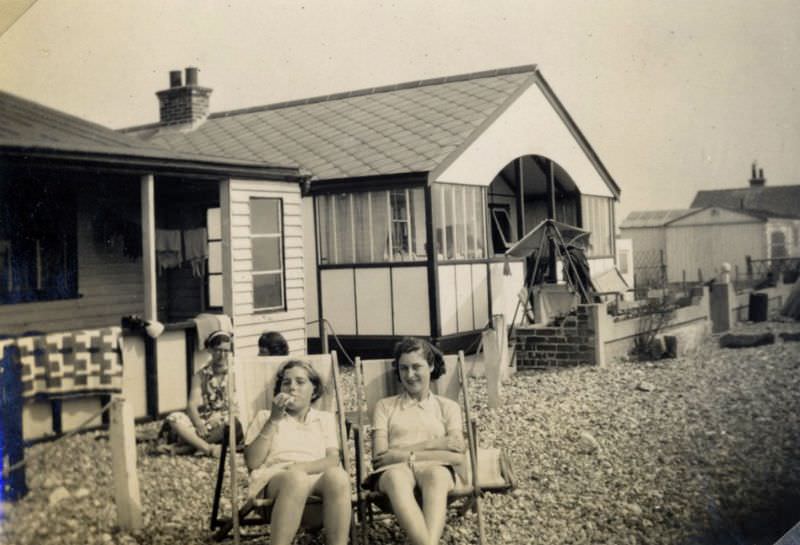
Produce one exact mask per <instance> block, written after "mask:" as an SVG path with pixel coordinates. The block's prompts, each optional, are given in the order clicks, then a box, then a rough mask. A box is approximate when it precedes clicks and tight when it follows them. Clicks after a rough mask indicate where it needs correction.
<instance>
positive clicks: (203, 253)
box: [183, 227, 208, 278]
mask: <svg viewBox="0 0 800 545" xmlns="http://www.w3.org/2000/svg"><path fill="white" fill-rule="evenodd" d="M183 246H184V255H183V257H184V259H186V261H188V262H189V264H191V266H192V276H194V277H195V278H203V277H204V276H205V264H206V257H208V236H207V234H206V228H205V227H199V228H197V229H187V230H186V231H184V232H183Z"/></svg>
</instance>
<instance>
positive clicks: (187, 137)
mask: <svg viewBox="0 0 800 545" xmlns="http://www.w3.org/2000/svg"><path fill="white" fill-rule="evenodd" d="M535 74H536V67H535V66H521V67H516V68H508V69H502V70H494V71H490V72H480V73H475V74H467V75H463V76H454V77H449V78H438V79H433V80H425V81H417V82H412V83H405V84H399V85H392V86H388V87H379V88H374V89H365V90H361V91H352V92H348V93H341V94H336V95H329V96H324V97H316V98H311V99H306V100H299V101H292V102H284V103H280V104H273V105H269V106H263V107H257V108H249V109H244V110H235V111H230V112H224V113H218V114H212V115H211V116H209V118H208V119H207V120H206V121H205V123H204V124H202V125H201V126H200V127H198V128H196V129H195V130H193V131H191V132H179V131H175V130H169V129H159V128H158V125H148V126H144V127H132V128H130V129H126V132H132V133H136V134H137V135H139V136H140V137H142V138H145V139H147V140H148V141H149V142H151V143H153V144H157V145H159V146H163V147H165V148H167V149H172V150H181V151H193V152H197V153H208V154H214V155H224V156H228V157H238V158H243V159H250V160H260V161H267V162H270V163H277V164H284V165H294V166H299V167H302V168H303V169H306V170H309V171H310V172H311V173H312V174H313V175H314V176H315V177H316V178H317V179H323V180H324V179H339V178H352V177H361V176H378V175H387V174H400V173H408V172H429V171H431V170H433V169H434V168H435V167H436V166H437V165H439V164H440V163H442V162H443V161H444V160H445V158H447V157H448V155H449V154H450V153H451V152H453V151H454V150H456V149H457V148H458V147H459V146H460V145H462V144H464V143H465V142H467V141H468V140H469V138H470V137H471V136H472V135H473V134H474V133H476V131H479V130H480V128H481V125H482V124H483V123H484V122H485V121H486V120H487V119H489V118H490V117H491V116H493V115H498V114H499V113H500V112H502V111H503V110H504V109H505V108H506V107H507V106H508V105H509V104H510V103H511V102H513V99H514V98H516V96H518V94H519V93H520V92H522V91H523V90H524V89H525V88H527V87H528V86H530V85H531V84H532V83H533V82H534V80H535Z"/></svg>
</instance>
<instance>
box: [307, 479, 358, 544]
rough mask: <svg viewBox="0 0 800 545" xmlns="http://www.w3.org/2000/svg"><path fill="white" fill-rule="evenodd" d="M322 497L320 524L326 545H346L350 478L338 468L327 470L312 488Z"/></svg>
mask: <svg viewBox="0 0 800 545" xmlns="http://www.w3.org/2000/svg"><path fill="white" fill-rule="evenodd" d="M312 492H313V493H314V494H315V495H317V496H321V497H322V523H323V526H324V527H325V543H326V544H327V545H347V536H348V533H349V530H350V513H351V510H352V504H351V495H350V477H349V475H348V474H347V472H345V470H344V469H342V468H341V467H340V466H336V467H332V468H330V469H327V470H326V471H325V472H324V473H323V474H322V475H321V476H320V478H319V479H317V482H316V483H315V484H314V487H313V488H312Z"/></svg>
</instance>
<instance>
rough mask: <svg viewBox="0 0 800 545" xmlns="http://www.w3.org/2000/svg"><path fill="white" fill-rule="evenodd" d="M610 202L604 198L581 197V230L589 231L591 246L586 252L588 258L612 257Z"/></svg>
mask: <svg viewBox="0 0 800 545" xmlns="http://www.w3.org/2000/svg"><path fill="white" fill-rule="evenodd" d="M611 206H612V200H611V199H609V198H606V197H591V196H586V195H582V196H581V210H582V214H581V215H582V217H583V228H584V229H586V230H588V231H590V232H591V233H592V234H591V235H590V236H589V242H590V243H591V246H590V248H589V250H588V251H587V252H586V255H587V256H589V257H601V256H603V257H608V256H611V255H613V253H612V251H611V248H612V247H613V246H612V242H611V237H612V236H613V235H614V233H613V230H612V228H611Z"/></svg>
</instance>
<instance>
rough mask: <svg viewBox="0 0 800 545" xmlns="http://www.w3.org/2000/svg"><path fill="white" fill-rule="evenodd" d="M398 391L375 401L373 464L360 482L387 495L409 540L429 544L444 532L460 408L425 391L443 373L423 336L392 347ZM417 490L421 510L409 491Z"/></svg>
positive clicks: (459, 444) (459, 448)
mask: <svg viewBox="0 0 800 545" xmlns="http://www.w3.org/2000/svg"><path fill="white" fill-rule="evenodd" d="M394 366H395V369H396V371H397V375H398V378H399V379H400V384H401V386H402V390H403V392H402V393H401V394H400V395H396V396H392V397H388V398H385V399H381V400H380V401H378V403H377V405H376V406H375V413H374V415H373V437H372V445H373V447H372V448H373V453H374V459H373V467H374V468H375V471H374V472H373V473H372V474H371V475H369V476H368V477H367V479H366V481H365V483H364V486H365V487H367V488H377V489H378V490H380V491H381V492H383V493H384V494H386V495H387V496H388V497H389V501H390V502H391V505H392V510H393V511H394V513H395V515H396V516H397V521H398V523H399V524H400V527H401V528H403V530H405V532H406V534H408V537H409V539H410V541H411V543H412V544H414V545H433V544H436V543H438V542H439V538H441V536H442V531H443V530H444V523H445V515H446V511H447V493H448V492H449V491H450V490H452V489H453V487H454V486H455V484H456V479H459V478H460V477H459V476H458V475H457V473H456V471H455V469H456V467H459V468H460V466H461V464H462V462H463V453H464V435H463V424H462V418H461V408H460V407H459V406H458V403H456V402H455V401H452V400H450V399H448V398H446V397H441V396H437V395H434V394H432V393H431V390H430V385H431V381H432V380H436V379H438V378H439V377H440V376H441V375H442V374H444V371H445V367H444V357H443V356H442V353H441V352H439V350H437V349H436V348H434V347H433V346H432V345H431V344H430V343H428V342H427V341H425V340H423V339H416V338H410V337H406V338H404V339H403V340H401V341H400V342H399V343H398V344H397V345H396V346H395V349H394ZM415 488H419V490H420V492H421V493H422V508H421V509H420V505H419V504H418V503H417V500H416V498H415V495H414V490H415Z"/></svg>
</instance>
